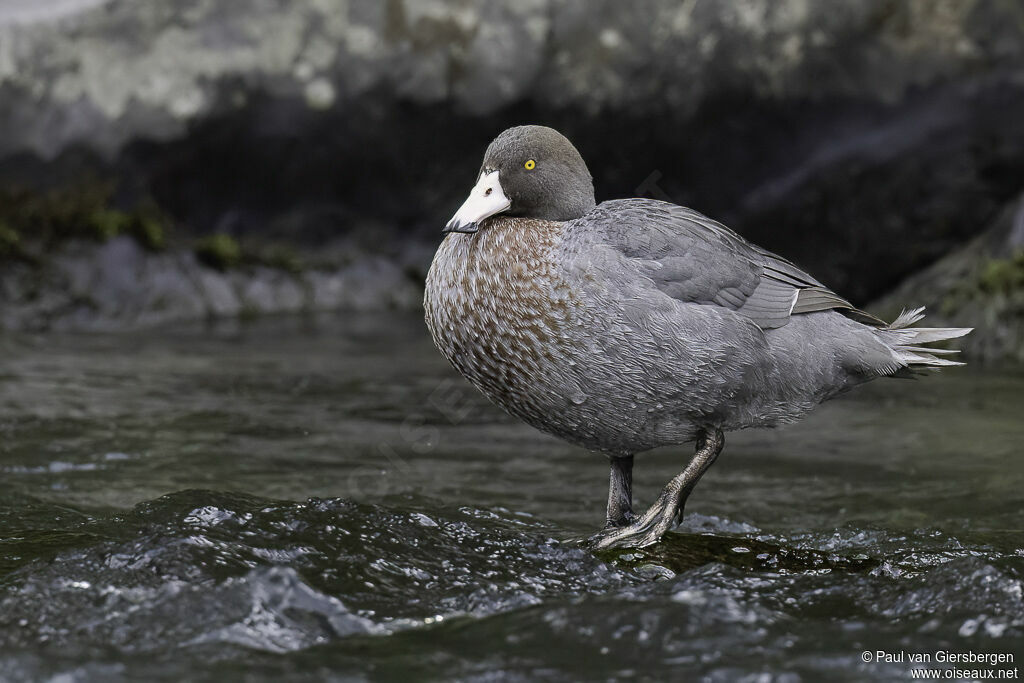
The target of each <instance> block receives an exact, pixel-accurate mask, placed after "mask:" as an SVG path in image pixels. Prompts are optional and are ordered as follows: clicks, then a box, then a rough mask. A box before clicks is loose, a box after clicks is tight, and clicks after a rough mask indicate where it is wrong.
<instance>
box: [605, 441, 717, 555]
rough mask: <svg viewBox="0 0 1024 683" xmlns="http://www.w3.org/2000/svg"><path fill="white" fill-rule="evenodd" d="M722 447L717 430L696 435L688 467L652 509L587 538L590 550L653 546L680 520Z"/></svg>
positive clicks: (667, 487) (671, 483)
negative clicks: (623, 524)
mask: <svg viewBox="0 0 1024 683" xmlns="http://www.w3.org/2000/svg"><path fill="white" fill-rule="evenodd" d="M724 445H725V435H724V434H723V433H722V431H721V430H720V429H715V430H702V431H701V432H700V434H698V435H697V451H696V453H694V455H693V458H692V459H691V460H690V464H688V465H687V466H686V469H684V470H683V471H682V472H680V473H679V474H678V475H676V476H675V478H673V479H672V481H670V482H669V483H668V486H666V487H665V488H664V490H662V492H661V495H660V496H658V500H656V501H655V502H654V505H652V506H651V507H650V509H649V510H648V511H647V512H645V513H644V514H643V516H642V517H640V518H639V519H637V520H635V521H634V522H632V523H631V524H629V525H628V526H624V527H619V528H614V529H605V530H604V531H602V532H600V533H598V534H597V535H596V536H594V537H593V538H591V541H592V542H593V544H594V547H596V548H642V547H644V546H648V545H651V544H653V543H657V542H658V541H659V540H660V539H661V537H662V536H664V535H665V532H666V531H668V530H669V527H671V526H672V521H673V520H674V519H675V518H676V516H679V518H680V519H681V518H682V514H683V506H684V505H685V504H686V498H687V497H688V496H689V495H690V492H691V491H693V487H694V486H696V485H697V482H698V481H700V478H701V477H702V476H703V475H704V473H705V472H707V471H708V468H709V467H711V463H713V462H714V461H715V458H717V457H718V454H719V453H721V452H722V446H724ZM609 509H610V508H609Z"/></svg>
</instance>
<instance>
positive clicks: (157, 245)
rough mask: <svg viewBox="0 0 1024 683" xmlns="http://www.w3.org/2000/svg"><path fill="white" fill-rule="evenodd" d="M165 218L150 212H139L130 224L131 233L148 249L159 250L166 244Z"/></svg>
mask: <svg viewBox="0 0 1024 683" xmlns="http://www.w3.org/2000/svg"><path fill="white" fill-rule="evenodd" d="M165 225H166V219H164V218H162V217H160V216H157V215H152V214H140V215H138V216H136V217H135V220H134V221H132V224H131V229H130V232H131V235H132V237H134V238H135V239H136V241H137V242H138V243H139V244H141V245H142V246H143V247H145V248H146V249H148V250H150V251H160V250H161V249H163V248H164V247H166V246H167V229H166V228H165Z"/></svg>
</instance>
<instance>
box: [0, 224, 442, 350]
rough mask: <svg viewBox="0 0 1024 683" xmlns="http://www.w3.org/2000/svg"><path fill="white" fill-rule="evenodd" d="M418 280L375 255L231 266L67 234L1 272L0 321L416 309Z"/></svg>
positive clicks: (134, 320)
mask: <svg viewBox="0 0 1024 683" xmlns="http://www.w3.org/2000/svg"><path fill="white" fill-rule="evenodd" d="M421 297H422V290H421V289H420V287H419V285H418V284H417V283H416V282H415V281H414V280H413V279H411V278H409V277H407V276H406V275H405V274H404V272H403V271H402V270H401V269H400V268H398V266H396V265H395V264H393V263H392V262H390V261H388V260H386V259H383V258H381V257H377V258H373V257H365V260H359V259H350V260H349V261H348V263H347V264H338V265H333V266H326V265H325V266H323V267H321V268H320V269H317V270H311V271H305V272H298V273H293V272H290V271H286V270H281V269H275V268H269V267H265V266H243V267H239V268H236V269H233V270H230V271H228V272H221V271H219V270H216V269H213V268H211V267H207V266H204V265H202V264H201V263H199V261H198V260H197V259H196V257H195V255H194V254H193V253H192V252H186V251H172V252H161V253H153V252H147V251H145V250H144V249H142V248H141V247H139V246H138V244H137V243H136V242H135V241H134V240H133V239H132V238H128V237H119V238H116V239H113V240H111V241H109V242H107V243H105V244H94V243H90V242H82V241H73V242H69V243H67V244H65V245H63V246H61V247H60V248H59V249H58V250H57V251H56V253H55V254H52V255H50V256H49V257H48V258H46V259H45V260H44V261H43V262H41V263H39V264H34V265H30V264H27V263H21V262H13V263H10V264H7V265H6V266H5V267H4V269H3V270H2V271H0V329H5V330H47V329H56V330H92V331H117V330H130V329H139V328H146V327H156V326H160V325H165V324H168V323H173V322H183V321H194V320H202V319H204V318H233V317H239V316H243V315H245V316H259V315H276V314H294V313H305V312H314V311H316V312H325V311H326V312H330V311H345V310H381V309H412V308H415V307H417V306H419V302H420V299H421Z"/></svg>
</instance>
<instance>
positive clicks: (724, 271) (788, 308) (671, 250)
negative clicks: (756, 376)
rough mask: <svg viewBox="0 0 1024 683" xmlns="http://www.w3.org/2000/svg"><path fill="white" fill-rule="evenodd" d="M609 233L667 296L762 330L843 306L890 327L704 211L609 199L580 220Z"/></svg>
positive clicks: (857, 315) (849, 312)
mask: <svg viewBox="0 0 1024 683" xmlns="http://www.w3.org/2000/svg"><path fill="white" fill-rule="evenodd" d="M583 222H585V229H586V230H587V231H593V230H595V229H597V230H599V231H601V232H602V233H603V237H604V238H605V240H606V241H607V243H608V244H609V245H611V246H612V247H613V248H615V249H617V250H618V251H619V252H620V253H621V254H622V255H623V256H625V257H626V258H628V259H630V260H631V261H632V262H633V263H634V264H635V266H636V267H637V268H638V269H639V271H640V273H641V274H642V275H644V276H646V277H648V278H650V280H651V281H652V282H653V283H654V286H655V287H657V289H658V290H659V291H661V292H662V293H663V294H665V295H667V296H669V297H671V298H673V299H677V300H680V301H687V302H693V303H698V304H706V305H714V306H720V307H722V308H726V309H729V310H732V311H735V312H736V313H739V314H740V315H743V316H746V317H747V318H749V319H750V320H752V321H753V322H754V323H756V324H757V325H758V326H760V327H761V328H762V329H771V328H775V327H782V326H783V325H785V324H787V323H788V322H789V320H790V318H791V316H794V315H801V314H806V313H812V312H815V311H826V310H838V311H840V312H842V313H844V314H846V315H848V316H849V317H851V318H853V319H855V320H858V321H860V322H864V323H866V324H870V325H879V326H881V325H884V323H882V321H880V320H878V319H877V318H874V317H873V316H870V315H868V314H867V313H864V312H863V311H859V310H857V309H856V308H855V307H854V306H853V305H852V304H851V303H850V302H849V301H847V300H846V299H844V298H842V297H841V296H839V295H838V294H836V293H835V292H833V291H832V290H830V289H828V288H827V287H825V286H824V285H823V284H822V283H820V282H819V281H818V280H816V279H815V278H813V277H812V276H811V275H809V274H808V273H806V272H804V271H803V270H801V269H800V268H798V267H797V266H796V265H794V264H793V263H791V262H790V261H787V260H786V259H784V258H782V257H781V256H777V255H775V254H773V253H771V252H770V251H767V250H765V249H762V248H760V247H758V246H756V245H753V244H750V243H749V242H747V241H746V240H744V239H743V238H742V237H740V236H739V235H738V234H736V233H735V232H733V231H732V230H730V229H729V228H727V227H725V226H724V225H722V224H721V223H717V222H715V221H713V220H711V219H710V218H708V217H707V216H703V215H701V214H700V213H698V212H696V211H693V210H692V209H687V208H684V207H681V206H676V205H674V204H669V203H667V202H660V201H656V200H653V199H622V200H614V201H609V202H604V203H603V204H601V205H600V206H598V207H597V208H596V209H594V211H593V212H591V213H590V214H587V216H586V217H585V218H584V219H581V229H583Z"/></svg>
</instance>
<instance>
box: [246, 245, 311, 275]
mask: <svg viewBox="0 0 1024 683" xmlns="http://www.w3.org/2000/svg"><path fill="white" fill-rule="evenodd" d="M245 257H246V258H245V260H246V261H249V262H252V263H254V264H258V265H261V266H267V267H268V268H278V269H280V270H286V271H288V272H289V273H293V274H298V273H301V272H302V270H303V269H304V268H305V264H304V263H303V261H302V257H301V256H299V255H298V254H297V253H296V252H295V251H294V250H292V249H291V248H289V247H287V246H284V245H282V244H274V245H271V246H268V247H265V248H263V249H259V250H256V251H254V252H252V253H248V252H247V253H246V254H245Z"/></svg>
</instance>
